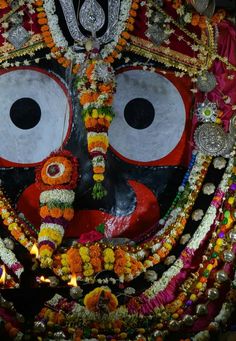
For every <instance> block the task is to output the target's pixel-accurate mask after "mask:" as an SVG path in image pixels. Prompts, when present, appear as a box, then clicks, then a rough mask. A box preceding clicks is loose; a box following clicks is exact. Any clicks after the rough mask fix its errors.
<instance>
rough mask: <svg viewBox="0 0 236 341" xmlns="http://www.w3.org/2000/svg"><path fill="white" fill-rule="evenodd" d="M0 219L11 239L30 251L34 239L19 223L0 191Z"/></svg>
mask: <svg viewBox="0 0 236 341" xmlns="http://www.w3.org/2000/svg"><path fill="white" fill-rule="evenodd" d="M0 217H1V218H2V221H3V226H6V227H7V229H8V231H9V232H10V233H11V235H12V237H13V238H14V239H15V240H16V241H17V242H19V243H20V244H21V245H22V246H24V247H25V248H26V249H27V250H28V251H30V250H31V249H32V247H33V244H34V242H35V240H34V237H33V236H32V234H31V232H30V231H29V229H28V226H27V225H26V224H25V223H23V222H22V221H21V219H20V218H19V215H18V214H17V213H16V212H15V210H14V209H13V207H12V206H11V204H10V202H9V200H8V199H7V198H6V196H5V195H4V193H3V191H2V190H1V189H0Z"/></svg>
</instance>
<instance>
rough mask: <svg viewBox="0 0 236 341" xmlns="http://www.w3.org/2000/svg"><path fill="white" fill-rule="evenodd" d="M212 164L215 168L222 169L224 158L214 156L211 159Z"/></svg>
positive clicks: (224, 162)
mask: <svg viewBox="0 0 236 341" xmlns="http://www.w3.org/2000/svg"><path fill="white" fill-rule="evenodd" d="M213 165H214V167H215V168H216V169H223V168H225V165H226V160H225V159H224V158H223V157H221V156H220V157H216V158H215V159H214V161H213Z"/></svg>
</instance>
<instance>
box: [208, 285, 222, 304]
mask: <svg viewBox="0 0 236 341" xmlns="http://www.w3.org/2000/svg"><path fill="white" fill-rule="evenodd" d="M207 297H208V298H209V299H210V300H211V301H214V300H216V299H217V298H218V297H219V290H218V289H217V288H210V289H208V291H207Z"/></svg>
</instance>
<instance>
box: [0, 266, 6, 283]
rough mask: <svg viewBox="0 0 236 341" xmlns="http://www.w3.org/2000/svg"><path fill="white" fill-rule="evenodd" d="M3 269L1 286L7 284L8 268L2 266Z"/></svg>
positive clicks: (0, 278)
mask: <svg viewBox="0 0 236 341" xmlns="http://www.w3.org/2000/svg"><path fill="white" fill-rule="evenodd" d="M1 269H2V275H1V277H0V284H5V282H6V268H5V265H3V266H1Z"/></svg>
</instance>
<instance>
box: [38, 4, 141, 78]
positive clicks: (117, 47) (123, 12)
mask: <svg viewBox="0 0 236 341" xmlns="http://www.w3.org/2000/svg"><path fill="white" fill-rule="evenodd" d="M139 2H140V1H139V0H125V1H122V2H121V8H120V13H119V18H118V23H117V28H116V36H115V38H114V39H113V41H112V42H110V43H108V44H107V45H105V46H104V47H103V48H102V50H101V56H102V58H103V59H104V60H106V61H107V62H110V63H112V62H113V61H114V59H115V58H117V57H118V55H119V54H120V52H121V51H122V50H123V48H124V47H125V46H126V44H127V39H129V37H130V35H129V32H130V31H133V29H134V22H135V17H136V15H137V14H136V11H137V9H138V7H139ZM35 4H36V6H37V8H36V10H37V12H38V23H39V24H40V26H41V31H42V36H43V38H44V41H45V43H46V45H47V46H48V47H49V48H50V49H51V52H52V55H53V57H54V58H56V59H57V61H58V63H59V64H61V65H62V66H64V67H67V66H68V65H70V63H71V61H75V62H76V64H77V66H76V67H75V72H77V70H78V68H79V67H80V64H83V62H84V61H85V60H86V57H87V56H86V53H84V52H81V53H76V52H75V51H73V49H72V47H68V42H67V41H66V39H65V37H64V36H63V33H62V31H61V29H60V27H59V24H58V17H57V15H56V7H55V2H54V0H47V1H43V0H36V2H35Z"/></svg>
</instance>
